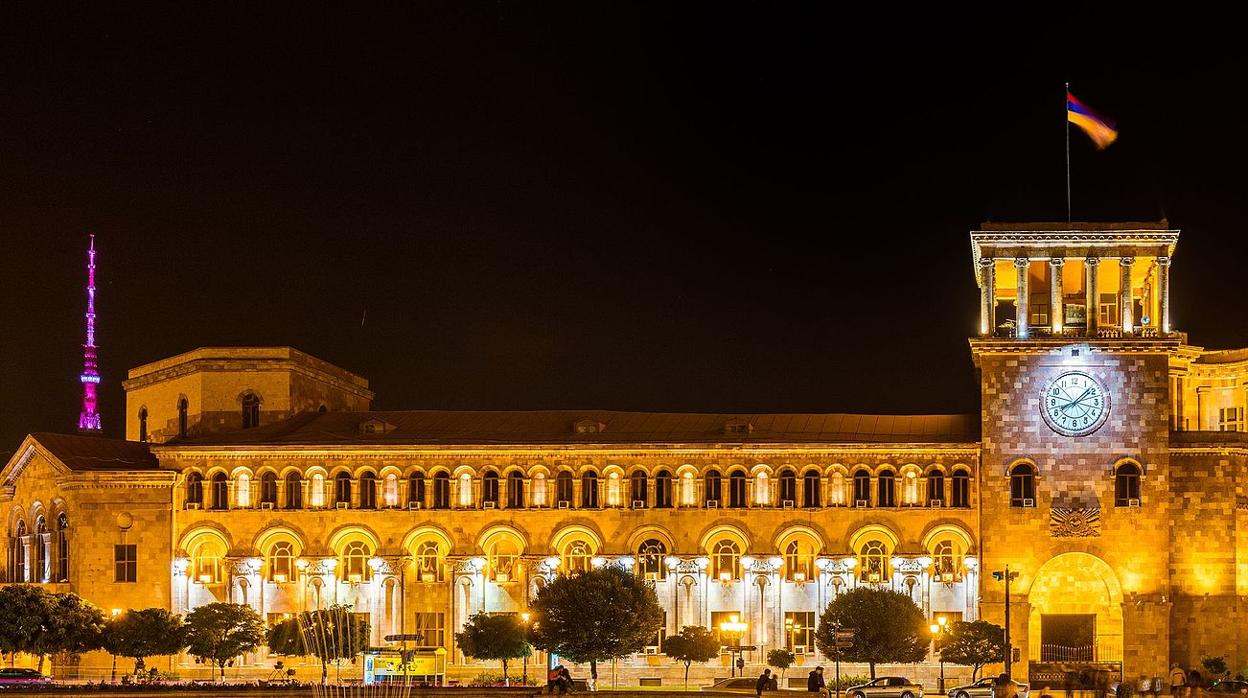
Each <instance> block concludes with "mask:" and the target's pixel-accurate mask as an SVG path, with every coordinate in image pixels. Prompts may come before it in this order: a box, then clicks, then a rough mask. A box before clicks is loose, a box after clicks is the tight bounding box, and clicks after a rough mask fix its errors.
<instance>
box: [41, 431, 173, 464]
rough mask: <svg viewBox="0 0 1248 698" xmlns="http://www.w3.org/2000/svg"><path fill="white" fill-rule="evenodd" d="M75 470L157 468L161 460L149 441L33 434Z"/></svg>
mask: <svg viewBox="0 0 1248 698" xmlns="http://www.w3.org/2000/svg"><path fill="white" fill-rule="evenodd" d="M31 437H32V438H34V439H35V441H38V442H39V445H40V446H43V448H44V449H46V450H47V451H48V452H49V453H51V454H52V455H53V456H56V458H57V459H58V460H60V461H61V462H62V463H64V464H65V465H66V466H68V467H69V468H70V469H71V470H155V469H157V468H158V467H159V466H160V464H159V463H158V462H157V460H156V456H154V455H152V452H151V450H150V449H149V448H148V445H147V444H145V443H140V442H138V441H123V440H121V439H106V438H104V437H101V436H82V435H79V434H53V433H50V432H37V433H34V434H31Z"/></svg>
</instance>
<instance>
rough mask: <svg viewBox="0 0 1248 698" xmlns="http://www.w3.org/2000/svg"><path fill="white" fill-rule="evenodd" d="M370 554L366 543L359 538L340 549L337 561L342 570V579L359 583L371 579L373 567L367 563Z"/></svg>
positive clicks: (370, 556) (371, 552)
mask: <svg viewBox="0 0 1248 698" xmlns="http://www.w3.org/2000/svg"><path fill="white" fill-rule="evenodd" d="M372 556H373V551H372V549H371V548H369V547H368V543H365V542H364V541H359V540H356V541H351V542H350V543H347V545H346V547H344V548H343V549H342V559H341V560H339V562H338V567H339V568H340V569H341V570H342V581H344V582H350V583H351V584H359V583H360V582H367V581H369V580H370V579H372V578H373V568H371V567H369V565H368V561H369V559H370V558H372Z"/></svg>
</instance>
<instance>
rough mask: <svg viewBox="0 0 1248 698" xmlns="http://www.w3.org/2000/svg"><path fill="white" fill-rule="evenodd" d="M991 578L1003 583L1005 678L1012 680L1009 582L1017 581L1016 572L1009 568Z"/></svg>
mask: <svg viewBox="0 0 1248 698" xmlns="http://www.w3.org/2000/svg"><path fill="white" fill-rule="evenodd" d="M992 578H993V579H995V580H997V581H998V582H1001V581H1004V582H1005V677H1006V678H1008V679H1013V678H1014V673H1013V664H1014V646H1013V645H1011V644H1010V580H1012V579H1018V572H1011V571H1010V566H1009V565H1006V566H1005V569H1004V570H997V571H996V572H993V573H992Z"/></svg>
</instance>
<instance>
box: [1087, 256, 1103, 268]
mask: <svg viewBox="0 0 1248 698" xmlns="http://www.w3.org/2000/svg"><path fill="white" fill-rule="evenodd" d="M1083 263H1084V264H1086V265H1088V266H1090V267H1095V266H1097V265H1098V264H1100V263H1101V258H1100V257H1085V258H1084V260H1083Z"/></svg>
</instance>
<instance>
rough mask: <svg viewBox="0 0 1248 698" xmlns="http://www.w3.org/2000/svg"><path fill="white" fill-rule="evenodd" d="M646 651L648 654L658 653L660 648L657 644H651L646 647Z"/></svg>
mask: <svg viewBox="0 0 1248 698" xmlns="http://www.w3.org/2000/svg"><path fill="white" fill-rule="evenodd" d="M645 653H646V654H658V653H659V648H658V647H657V646H655V645H650V646H648V647H646V650H645Z"/></svg>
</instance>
